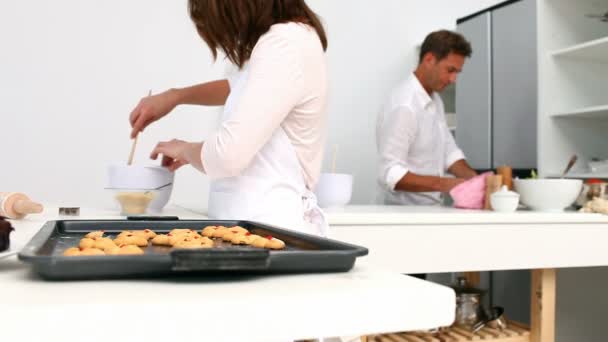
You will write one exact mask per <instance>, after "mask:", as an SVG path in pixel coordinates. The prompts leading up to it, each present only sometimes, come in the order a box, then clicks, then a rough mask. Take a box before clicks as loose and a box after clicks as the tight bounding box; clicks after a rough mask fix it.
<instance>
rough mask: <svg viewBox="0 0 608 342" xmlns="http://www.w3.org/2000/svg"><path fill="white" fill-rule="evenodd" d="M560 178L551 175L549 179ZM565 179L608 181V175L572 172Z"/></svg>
mask: <svg viewBox="0 0 608 342" xmlns="http://www.w3.org/2000/svg"><path fill="white" fill-rule="evenodd" d="M560 177H561V175H558V174H552V175H549V176H548V177H547V178H560ZM564 178H569V179H590V178H597V179H608V173H583V172H570V173H568V174H567V175H566V177H564Z"/></svg>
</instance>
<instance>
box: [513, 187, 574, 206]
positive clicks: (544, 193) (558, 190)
mask: <svg viewBox="0 0 608 342" xmlns="http://www.w3.org/2000/svg"><path fill="white" fill-rule="evenodd" d="M513 185H514V187H515V191H517V192H518V193H519V195H520V200H521V203H523V204H524V205H525V206H527V207H528V208H530V209H531V210H534V211H544V212H561V211H564V209H566V208H568V207H569V206H571V205H572V204H573V203H574V202H575V201H576V199H577V198H578V196H579V194H580V193H581V190H582V188H583V181H581V180H580V179H515V180H514V181H513Z"/></svg>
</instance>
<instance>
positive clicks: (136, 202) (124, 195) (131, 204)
mask: <svg viewBox="0 0 608 342" xmlns="http://www.w3.org/2000/svg"><path fill="white" fill-rule="evenodd" d="M109 190H111V191H112V192H113V194H114V198H115V199H116V201H117V202H118V204H119V205H120V209H121V215H125V216H129V215H144V214H147V213H148V207H149V206H150V203H151V202H152V201H153V200H154V199H155V198H156V197H157V196H158V191H157V190H142V189H109Z"/></svg>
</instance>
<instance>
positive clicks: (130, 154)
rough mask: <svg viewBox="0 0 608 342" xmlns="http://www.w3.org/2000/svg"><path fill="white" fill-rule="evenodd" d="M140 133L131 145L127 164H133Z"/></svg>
mask: <svg viewBox="0 0 608 342" xmlns="http://www.w3.org/2000/svg"><path fill="white" fill-rule="evenodd" d="M150 96H152V90H149V91H148V97H150ZM138 137H139V134H138V135H136V136H135V138H133V144H132V145H131V153H129V159H128V161H127V165H133V156H134V155H135V147H136V146H137V138H138Z"/></svg>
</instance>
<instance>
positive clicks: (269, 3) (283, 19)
mask: <svg viewBox="0 0 608 342" xmlns="http://www.w3.org/2000/svg"><path fill="white" fill-rule="evenodd" d="M188 9H189V12H190V18H192V21H193V22H194V25H195V26H196V30H197V31H198V34H199V35H200V36H201V38H203V40H204V41H205V42H206V43H207V45H209V48H210V49H211V52H212V53H213V57H214V58H217V55H218V51H220V50H221V51H222V52H224V53H225V54H226V57H227V58H228V59H229V60H230V61H231V62H233V63H234V64H236V65H237V66H238V67H239V68H242V67H243V65H244V64H245V63H246V62H247V61H248V60H249V58H250V57H251V52H252V51H253V47H254V46H255V44H257V42H258V40H259V39H260V37H261V36H262V35H263V34H265V33H266V32H268V30H270V27H271V26H272V25H274V24H279V23H287V22H297V23H303V24H307V25H310V26H311V27H313V28H314V29H315V30H316V31H317V34H318V35H319V39H320V40H321V43H322V45H323V49H324V50H327V36H326V34H325V30H324V29H323V25H322V24H321V21H320V19H319V17H318V16H317V15H316V14H315V13H314V12H313V11H312V10H311V9H310V8H309V7H308V6H307V5H306V2H305V1H304V0H189V1H188Z"/></svg>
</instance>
